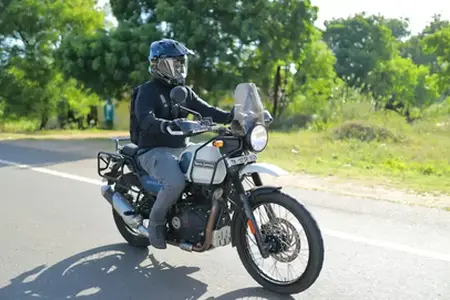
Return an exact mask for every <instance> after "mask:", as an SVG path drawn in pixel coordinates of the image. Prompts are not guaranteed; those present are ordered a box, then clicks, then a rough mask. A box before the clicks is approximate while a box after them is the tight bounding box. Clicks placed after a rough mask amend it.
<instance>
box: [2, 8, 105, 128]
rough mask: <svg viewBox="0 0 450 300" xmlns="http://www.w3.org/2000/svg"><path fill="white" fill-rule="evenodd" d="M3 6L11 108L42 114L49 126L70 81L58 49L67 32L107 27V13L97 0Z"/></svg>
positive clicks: (7, 100)
mask: <svg viewBox="0 0 450 300" xmlns="http://www.w3.org/2000/svg"><path fill="white" fill-rule="evenodd" d="M1 6H2V7H3V9H2V10H1V12H0V44H1V46H2V52H3V54H2V57H3V62H2V64H3V68H4V70H3V72H2V76H1V78H0V86H1V85H3V86H5V85H8V88H7V89H5V88H1V89H0V97H2V98H3V99H5V108H4V109H5V113H7V114H8V115H9V116H16V117H20V116H28V115H30V116H31V117H37V118H40V120H41V127H44V126H45V124H46V122H47V120H48V119H49V116H50V114H51V113H53V111H54V107H55V101H56V100H57V98H58V95H60V94H61V93H62V88H63V87H64V86H66V82H65V81H64V80H61V79H60V78H61V76H60V75H59V73H58V70H57V68H55V57H54V53H55V50H56V49H57V48H58V46H59V44H60V42H61V40H62V39H63V38H64V36H66V35H67V34H69V33H76V34H90V33H91V32H93V31H94V30H95V29H96V28H98V27H100V26H102V25H103V15H102V13H101V12H98V11H95V10H94V1H93V0H75V1H70V2H69V1H62V0H59V1H49V0H46V1H40V0H23V1H19V0H9V1H2V2H1Z"/></svg>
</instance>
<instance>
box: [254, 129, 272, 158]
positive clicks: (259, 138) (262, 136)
mask: <svg viewBox="0 0 450 300" xmlns="http://www.w3.org/2000/svg"><path fill="white" fill-rule="evenodd" d="M268 139H269V137H268V135H267V129H266V127H264V126H263V125H256V126H255V127H254V128H253V129H252V132H251V133H250V147H251V148H252V150H253V151H255V152H261V151H263V150H264V149H265V148H266V146H267V141H268Z"/></svg>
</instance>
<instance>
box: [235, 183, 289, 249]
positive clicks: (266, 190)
mask: <svg viewBox="0 0 450 300" xmlns="http://www.w3.org/2000/svg"><path fill="white" fill-rule="evenodd" d="M279 190H281V187H279V186H271V185H264V186H258V187H255V188H253V189H252V190H250V191H249V192H248V193H249V199H250V205H253V202H254V199H255V198H256V197H258V196H259V195H264V194H270V193H273V192H277V191H279ZM236 200H237V199H236ZM237 201H239V202H237V208H236V209H235V211H234V214H233V218H232V219H231V246H232V247H235V246H236V239H237V238H238V234H239V226H238V224H239V220H241V219H242V218H244V219H245V218H246V215H245V212H244V210H243V207H242V203H241V202H240V200H237ZM245 224H247V223H245Z"/></svg>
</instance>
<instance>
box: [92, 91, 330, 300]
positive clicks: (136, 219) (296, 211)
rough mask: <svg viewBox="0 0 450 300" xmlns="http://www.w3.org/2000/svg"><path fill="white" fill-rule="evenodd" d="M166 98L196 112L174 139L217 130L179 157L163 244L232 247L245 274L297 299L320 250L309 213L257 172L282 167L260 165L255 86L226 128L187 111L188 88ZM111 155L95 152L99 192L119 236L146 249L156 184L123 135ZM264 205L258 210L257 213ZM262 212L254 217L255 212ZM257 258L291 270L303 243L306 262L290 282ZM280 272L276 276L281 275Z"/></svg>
mask: <svg viewBox="0 0 450 300" xmlns="http://www.w3.org/2000/svg"><path fill="white" fill-rule="evenodd" d="M170 96H171V99H172V102H173V103H174V107H175V108H176V109H183V110H185V111H187V112H189V113H190V114H192V115H194V117H195V118H196V120H177V121H175V123H176V127H177V128H175V129H174V128H171V127H168V128H167V131H168V133H169V134H171V135H183V136H186V137H192V136H196V135H199V134H202V133H207V132H209V133H214V137H212V138H210V139H209V140H207V141H206V142H203V143H196V144H194V143H193V144H190V145H188V146H187V148H186V149H185V150H184V151H182V153H181V154H180V155H179V165H180V169H181V170H182V171H183V173H184V174H185V176H186V187H185V190H184V192H183V193H182V194H181V196H180V198H179V200H178V202H177V203H176V204H174V205H173V207H172V208H171V210H170V211H169V213H168V214H167V220H168V221H167V224H166V228H167V235H166V239H167V244H169V245H173V246H176V247H179V248H181V249H182V250H186V251H194V252H205V251H212V250H214V249H216V248H218V247H223V246H227V245H230V244H231V246H232V247H236V249H237V253H238V256H239V258H240V260H241V262H242V264H243V265H244V267H245V269H246V270H247V272H248V273H249V274H250V276H251V277H252V278H253V279H254V280H255V281H256V282H258V283H259V284H260V285H261V286H262V287H263V288H266V289H268V290H270V291H273V292H276V293H280V294H297V293H300V292H303V291H305V290H306V289H308V288H309V287H310V286H311V285H313V284H314V282H315V281H316V279H317V278H318V277H319V274H320V272H321V270H322V265H323V261H324V245H323V239H322V234H321V231H320V229H319V227H318V225H317V222H316V220H315V219H314V217H313V216H312V214H311V213H310V212H309V211H308V210H307V209H306V208H305V206H304V205H303V204H302V203H300V202H299V201H297V200H296V199H295V198H294V197H292V196H290V195H288V194H287V193H285V192H283V191H282V188H281V187H279V186H270V185H264V184H263V183H262V180H261V176H260V174H268V175H272V176H282V175H286V174H287V172H286V171H284V170H283V169H281V168H279V167H277V166H275V165H271V164H267V163H258V162H256V161H257V157H258V156H257V155H258V153H261V152H262V151H264V149H265V148H266V146H267V144H268V131H267V126H269V125H270V123H271V122H272V121H273V119H272V117H271V115H270V113H269V112H268V111H267V110H265V109H264V106H263V104H262V102H261V99H260V96H259V94H258V91H257V88H256V86H255V85H254V84H253V83H241V84H239V85H237V87H236V89H235V92H234V98H235V105H234V118H233V120H232V122H231V125H229V126H218V125H217V124H215V123H214V122H213V121H212V119H210V118H207V117H203V116H201V115H200V114H199V113H198V112H196V111H193V110H190V109H188V108H186V107H184V106H183V105H182V104H183V102H184V101H185V99H186V97H187V92H186V89H185V88H183V87H175V88H174V89H173V90H172V91H171V94H170ZM113 140H114V142H115V152H103V151H101V152H99V153H98V155H97V168H98V174H99V176H101V177H102V178H103V181H105V182H106V184H105V185H104V186H102V187H101V194H102V195H103V197H104V198H105V199H106V200H107V201H108V203H109V204H110V205H111V206H112V214H113V219H114V221H115V224H116V227H117V229H118V231H119V233H120V234H121V235H122V237H123V238H124V239H125V240H126V241H127V242H128V244H130V245H131V246H134V247H148V246H149V240H148V232H147V228H146V222H147V224H148V218H149V214H150V211H151V209H152V205H153V203H154V202H155V200H156V195H157V193H158V191H159V190H160V189H161V187H162V186H161V184H160V183H159V182H157V181H156V180H155V179H153V178H151V177H150V176H149V175H148V174H147V173H145V171H143V169H142V168H141V167H140V166H139V163H138V159H137V156H138V155H139V154H138V147H137V146H136V145H134V144H132V143H127V144H125V145H121V142H122V141H125V140H128V138H113ZM274 206H279V207H280V208H284V209H286V210H287V211H288V212H289V213H291V214H292V215H293V216H294V219H295V220H297V221H298V222H299V223H300V225H301V227H303V229H304V232H305V233H306V238H307V242H306V243H304V242H302V241H301V238H300V234H299V232H298V230H297V228H296V227H295V226H294V225H293V224H292V221H290V220H289V219H287V218H285V217H280V216H278V215H277V214H276V210H275V208H274ZM261 207H262V209H261ZM257 211H258V212H261V213H265V215H266V217H265V219H264V220H261V219H259V220H257V218H256V212H257ZM251 245H256V250H255V255H259V256H260V257H261V258H262V260H265V261H267V260H272V261H274V262H275V266H276V265H277V263H280V264H284V265H287V269H288V271H287V273H288V275H289V273H294V271H296V270H297V269H296V268H293V267H291V268H289V266H290V263H292V262H293V261H295V260H297V259H298V257H299V255H300V252H301V250H302V246H305V245H307V246H308V248H309V255H308V256H307V258H308V260H307V265H306V268H305V270H304V272H302V273H301V274H300V275H298V276H297V277H295V278H293V279H286V278H285V277H286V276H281V277H283V278H281V279H279V278H273V277H272V276H271V275H269V274H267V272H266V271H264V270H262V267H260V266H259V265H258V264H257V261H258V260H257V259H256V258H255V257H254V256H255V255H254V254H253V253H252V252H251V251H250V249H249V248H250V246H251ZM278 273H279V272H278Z"/></svg>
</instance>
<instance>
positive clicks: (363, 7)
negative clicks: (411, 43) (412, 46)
mask: <svg viewBox="0 0 450 300" xmlns="http://www.w3.org/2000/svg"><path fill="white" fill-rule="evenodd" d="M311 2H312V4H313V5H315V6H318V7H319V19H318V20H317V23H316V25H317V26H318V27H321V28H323V22H324V21H325V20H330V19H332V18H340V17H347V16H349V15H353V14H355V13H359V12H362V11H365V12H367V13H368V14H378V13H379V14H381V15H383V16H385V17H388V18H401V17H404V18H409V20H410V23H409V24H410V26H409V27H410V30H411V33H412V34H416V33H418V32H420V31H422V29H423V28H424V27H425V26H426V25H427V24H428V23H429V22H430V21H431V20H432V16H433V15H434V14H439V13H440V14H441V15H442V18H443V19H447V20H450V1H448V0H427V1H418V2H416V1H413V0H409V1H406V0H311ZM446 2H447V3H446Z"/></svg>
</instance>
